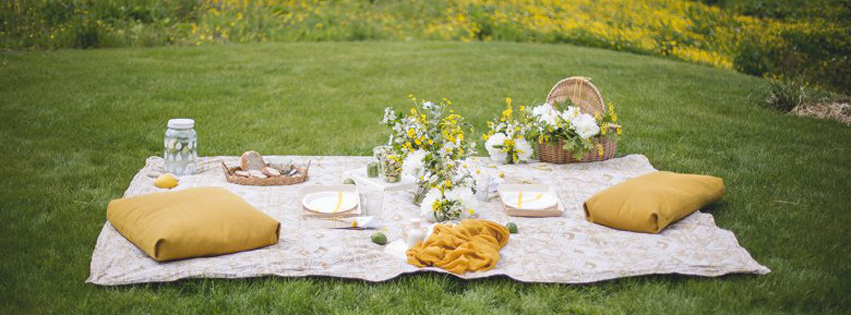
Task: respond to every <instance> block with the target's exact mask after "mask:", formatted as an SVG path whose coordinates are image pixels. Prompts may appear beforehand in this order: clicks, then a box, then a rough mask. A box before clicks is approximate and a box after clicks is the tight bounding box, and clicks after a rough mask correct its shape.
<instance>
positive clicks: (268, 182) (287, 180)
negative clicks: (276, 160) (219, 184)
mask: <svg viewBox="0 0 851 315" xmlns="http://www.w3.org/2000/svg"><path fill="white" fill-rule="evenodd" d="M266 166H267V167H271V168H274V169H276V170H278V171H280V172H281V173H284V172H283V170H282V169H279V168H276V167H273V166H272V165H271V164H266ZM222 168H224V170H225V178H227V181H228V182H230V183H234V184H239V185H251V186H277V185H293V184H299V183H303V182H304V181H305V180H307V171H308V170H309V169H310V162H308V163H307V166H305V167H296V169H298V172H296V174H295V175H293V176H286V175H281V176H278V177H267V178H256V177H241V176H236V174H234V173H236V171H239V170H242V169H241V168H240V167H239V166H235V167H228V166H227V165H225V163H224V162H222Z"/></svg>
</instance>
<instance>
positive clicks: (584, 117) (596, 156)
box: [526, 99, 623, 163]
mask: <svg viewBox="0 0 851 315" xmlns="http://www.w3.org/2000/svg"><path fill="white" fill-rule="evenodd" d="M556 105H557V106H553V105H551V104H549V103H544V104H542V105H539V106H536V107H535V108H533V109H532V110H531V113H530V116H531V123H530V127H531V128H530V130H529V131H528V132H527V134H526V135H527V137H529V139H535V140H536V141H537V142H538V148H539V150H538V151H539V152H538V154H539V157H540V158H541V160H542V161H547V160H548V159H547V158H545V157H544V156H542V155H543V154H547V153H548V152H541V151H544V150H545V149H547V148H542V147H543V146H549V147H550V148H551V147H552V146H553V144H558V146H560V148H559V147H556V148H555V149H551V150H555V151H561V150H563V151H564V152H567V153H570V154H568V155H567V157H568V159H567V160H561V161H559V162H556V163H570V162H587V161H596V160H604V159H608V158H611V157H612V156H613V155H614V149H615V148H616V147H615V146H614V145H615V144H616V143H617V142H616V141H617V138H618V137H619V136H620V135H621V134H622V133H623V129H622V127H621V126H620V125H619V124H618V115H617V113H616V112H615V107H614V104H612V103H609V105H608V111H607V112H596V113H594V115H592V114H588V113H583V112H581V111H580V109H579V107H577V106H574V105H573V104H572V103H571V102H570V99H566V100H564V101H563V102H561V103H558V104H556ZM558 108H565V109H564V110H563V111H559V110H558ZM556 153H557V152H556Z"/></svg>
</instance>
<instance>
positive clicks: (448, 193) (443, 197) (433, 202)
mask: <svg viewBox="0 0 851 315" xmlns="http://www.w3.org/2000/svg"><path fill="white" fill-rule="evenodd" d="M474 203H475V199H474V198H473V190H472V189H471V188H470V187H453V188H449V189H446V188H443V189H438V188H432V189H431V190H429V191H428V193H427V194H426V195H425V198H423V201H422V203H420V214H421V215H422V217H423V218H426V219H428V220H429V221H436V222H442V221H449V220H458V219H466V218H472V217H475V216H476V211H475V210H474V209H473V208H472V205H473V204H474Z"/></svg>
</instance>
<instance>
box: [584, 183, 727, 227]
mask: <svg viewBox="0 0 851 315" xmlns="http://www.w3.org/2000/svg"><path fill="white" fill-rule="evenodd" d="M723 195H724V180H723V179H721V178H718V177H713V176H704V175H691V174H677V173H671V172H653V173H649V174H645V175H642V176H638V177H636V178H632V179H629V180H627V181H625V182H623V183H620V184H617V185H615V186H612V187H609V188H608V189H606V190H604V191H601V192H599V193H597V194H596V195H594V196H593V197H591V198H589V199H588V200H586V201H585V216H586V217H587V219H588V220H590V221H592V222H595V223H598V224H602V225H605V226H608V227H612V228H615V229H620V230H627V231H635V232H647V233H659V232H661V231H662V229H664V228H665V227H666V226H668V224H671V223H673V222H676V221H677V220H679V219H682V218H684V217H686V216H688V215H689V214H691V213H692V212H694V211H696V210H698V209H700V208H701V207H703V206H705V205H707V204H709V203H712V202H713V201H715V200H718V199H719V198H721V196H723Z"/></svg>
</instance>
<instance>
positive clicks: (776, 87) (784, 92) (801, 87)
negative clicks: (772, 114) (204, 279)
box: [765, 77, 810, 112]
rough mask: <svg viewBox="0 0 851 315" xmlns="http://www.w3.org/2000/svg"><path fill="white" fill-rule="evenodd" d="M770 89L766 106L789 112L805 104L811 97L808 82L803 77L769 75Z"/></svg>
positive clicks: (767, 79)
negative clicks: (808, 93)
mask: <svg viewBox="0 0 851 315" xmlns="http://www.w3.org/2000/svg"><path fill="white" fill-rule="evenodd" d="M766 81H768V86H769V91H768V97H766V99H765V106H766V107H768V108H773V109H777V110H780V111H784V112H788V111H791V110H792V109H794V108H795V107H797V106H798V105H802V104H805V103H806V102H807V101H809V99H810V97H809V96H808V95H807V86H808V84H807V82H806V81H804V80H803V78H801V77H797V78H791V79H788V78H783V77H767V78H766Z"/></svg>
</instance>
